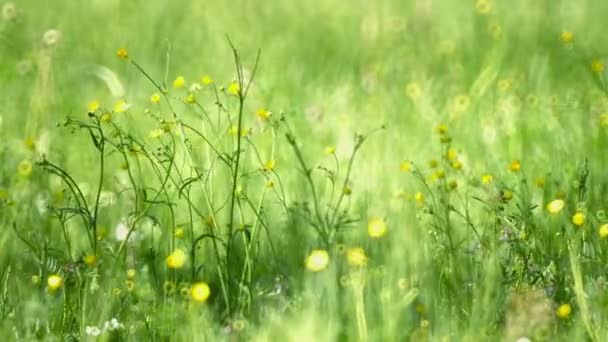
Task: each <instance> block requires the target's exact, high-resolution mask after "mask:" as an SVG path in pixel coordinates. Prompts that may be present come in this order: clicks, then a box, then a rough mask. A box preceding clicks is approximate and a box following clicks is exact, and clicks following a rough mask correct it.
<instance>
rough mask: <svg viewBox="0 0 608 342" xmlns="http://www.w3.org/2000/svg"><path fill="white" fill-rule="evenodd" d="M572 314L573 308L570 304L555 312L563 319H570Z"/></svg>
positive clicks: (563, 305)
mask: <svg viewBox="0 0 608 342" xmlns="http://www.w3.org/2000/svg"><path fill="white" fill-rule="evenodd" d="M571 313H572V307H571V306H570V304H562V305H560V306H559V307H558V308H557V310H556V311H555V315H557V317H559V318H561V319H568V317H570V314H571Z"/></svg>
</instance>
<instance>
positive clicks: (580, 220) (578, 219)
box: [572, 211, 586, 227]
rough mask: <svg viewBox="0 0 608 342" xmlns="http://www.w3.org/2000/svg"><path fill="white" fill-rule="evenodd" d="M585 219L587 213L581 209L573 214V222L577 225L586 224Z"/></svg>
mask: <svg viewBox="0 0 608 342" xmlns="http://www.w3.org/2000/svg"><path fill="white" fill-rule="evenodd" d="M585 220H586V217H585V214H583V213H582V212H580V211H579V212H578V213H576V214H574V215H573V216H572V224H574V225H575V226H577V227H580V226H582V225H584V224H585Z"/></svg>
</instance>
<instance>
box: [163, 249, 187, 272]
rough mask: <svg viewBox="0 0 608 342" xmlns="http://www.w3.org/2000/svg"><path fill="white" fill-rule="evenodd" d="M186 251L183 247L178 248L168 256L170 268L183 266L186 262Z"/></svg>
mask: <svg viewBox="0 0 608 342" xmlns="http://www.w3.org/2000/svg"><path fill="white" fill-rule="evenodd" d="M186 258H187V257H186V253H185V252H184V251H182V250H181V249H179V248H178V249H176V250H174V251H173V253H171V254H169V256H168V257H167V266H168V267H169V268H174V269H175V268H182V267H184V264H186Z"/></svg>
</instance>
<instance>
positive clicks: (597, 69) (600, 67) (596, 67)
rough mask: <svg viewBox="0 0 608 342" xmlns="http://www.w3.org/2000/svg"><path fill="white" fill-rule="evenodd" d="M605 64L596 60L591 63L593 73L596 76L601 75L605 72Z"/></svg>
mask: <svg viewBox="0 0 608 342" xmlns="http://www.w3.org/2000/svg"><path fill="white" fill-rule="evenodd" d="M604 68H605V66H604V62H602V60H601V59H594V60H593V61H591V71H593V72H594V73H596V74H601V73H602V72H604Z"/></svg>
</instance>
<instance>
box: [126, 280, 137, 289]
mask: <svg viewBox="0 0 608 342" xmlns="http://www.w3.org/2000/svg"><path fill="white" fill-rule="evenodd" d="M125 287H126V288H127V291H129V292H131V291H133V289H135V282H134V281H133V280H125Z"/></svg>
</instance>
